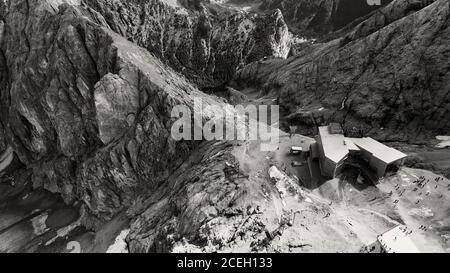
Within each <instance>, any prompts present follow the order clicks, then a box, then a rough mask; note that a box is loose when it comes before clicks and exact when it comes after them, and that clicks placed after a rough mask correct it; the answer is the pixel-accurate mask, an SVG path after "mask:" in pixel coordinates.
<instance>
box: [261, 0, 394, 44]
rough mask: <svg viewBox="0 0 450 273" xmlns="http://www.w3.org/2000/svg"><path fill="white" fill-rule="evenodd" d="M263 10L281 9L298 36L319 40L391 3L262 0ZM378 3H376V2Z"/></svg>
mask: <svg viewBox="0 0 450 273" xmlns="http://www.w3.org/2000/svg"><path fill="white" fill-rule="evenodd" d="M261 2H262V3H261V6H260V7H259V8H260V9H262V10H265V11H267V10H273V9H280V10H281V12H282V13H283V15H284V17H285V20H286V22H287V23H288V25H289V27H290V28H291V29H292V31H294V32H295V33H297V34H299V35H301V36H308V37H314V38H320V37H322V36H323V35H324V34H328V33H330V32H333V31H336V30H338V29H340V28H342V27H344V26H346V25H347V24H349V23H351V22H352V21H354V20H357V19H360V18H361V17H364V16H366V15H368V14H370V13H371V12H373V11H375V10H377V9H379V8H380V7H383V6H385V5H386V4H388V3H390V2H392V0H382V1H381V0H380V1H371V0H318V1H317V0H262V1H261ZM378 2H379V3H378Z"/></svg>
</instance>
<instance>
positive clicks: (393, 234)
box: [363, 225, 420, 253]
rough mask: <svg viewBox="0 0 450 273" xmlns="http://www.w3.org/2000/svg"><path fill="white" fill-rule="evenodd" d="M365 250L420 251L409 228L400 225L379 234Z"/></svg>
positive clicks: (383, 251) (373, 251) (374, 251)
mask: <svg viewBox="0 0 450 273" xmlns="http://www.w3.org/2000/svg"><path fill="white" fill-rule="evenodd" d="M363 252H369V253H420V251H419V250H418V249H417V247H416V245H415V244H414V242H413V241H412V240H411V237H410V236H409V233H408V232H407V228H406V227H405V226H402V225H399V226H396V227H395V228H393V229H391V230H389V231H387V232H385V233H383V234H381V235H379V236H378V237H377V240H376V241H375V242H374V243H372V244H370V245H368V246H366V247H365V248H364V250H363Z"/></svg>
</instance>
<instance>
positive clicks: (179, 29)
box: [85, 0, 290, 87]
mask: <svg viewBox="0 0 450 273" xmlns="http://www.w3.org/2000/svg"><path fill="white" fill-rule="evenodd" d="M85 2H86V3H88V5H89V9H90V10H95V11H98V12H100V13H101V14H102V15H103V16H104V18H105V20H106V22H107V23H108V25H109V26H110V27H111V29H112V30H114V31H115V32H117V33H119V34H121V35H122V36H124V37H126V38H128V39H129V40H131V41H133V42H135V43H136V44H138V45H140V46H142V47H144V48H146V49H148V50H149V51H150V52H153V53H154V54H156V55H157V56H158V57H160V58H161V59H163V60H165V61H166V62H167V63H168V64H169V65H171V66H172V67H173V68H174V69H176V70H178V71H181V72H182V73H183V74H184V75H186V76H187V77H188V78H189V79H191V80H192V81H194V82H195V83H197V84H198V85H199V86H200V87H209V86H216V85H220V84H221V83H223V82H226V81H228V80H229V79H230V78H231V77H232V76H233V74H234V72H235V71H236V69H237V68H238V67H241V66H242V65H244V64H247V63H249V62H252V61H255V60H259V59H262V58H263V57H279V58H285V57H286V56H287V55H288V53H289V49H290V34H289V31H288V28H287V26H286V24H285V23H284V20H283V16H282V14H281V12H280V11H279V10H277V11H273V12H270V13H269V14H267V15H257V14H249V13H246V12H240V11H230V10H227V9H224V8H222V9H218V8H217V6H213V7H211V6H210V5H208V4H203V3H200V2H199V1H198V2H196V4H195V5H194V4H192V3H190V2H186V1H185V2H186V3H184V2H182V3H184V6H181V5H180V6H173V5H170V4H167V3H166V2H165V1H161V0H148V1H137V0H133V1H119V0H115V1H105V0H86V1H85Z"/></svg>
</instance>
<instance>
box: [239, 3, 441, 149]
mask: <svg viewBox="0 0 450 273" xmlns="http://www.w3.org/2000/svg"><path fill="white" fill-rule="evenodd" d="M403 2H404V3H403ZM414 2H417V1H414ZM408 3H411V1H404V0H398V1H396V2H394V3H393V4H392V5H390V7H391V8H393V9H392V11H394V12H393V13H392V14H394V15H393V16H392V17H390V16H391V15H392V14H391V15H386V16H385V17H382V18H384V19H383V20H381V25H378V27H376V25H377V24H375V27H374V28H372V30H374V29H377V28H378V30H377V31H375V32H372V31H370V28H369V29H368V30H366V29H367V28H365V27H364V26H367V25H373V23H372V22H377V19H376V18H380V15H379V14H375V15H374V18H369V19H368V20H367V21H365V22H363V23H361V25H359V26H357V27H356V32H352V33H350V34H349V35H348V36H346V37H344V38H340V39H336V40H333V41H330V42H328V43H325V44H317V45H315V46H314V48H313V49H309V51H308V54H303V55H300V56H297V57H293V58H290V59H288V60H286V61H283V60H277V61H267V62H262V63H255V64H252V65H249V66H248V67H246V68H245V69H242V70H241V71H240V72H238V73H237V76H236V83H237V85H238V86H239V85H243V86H245V85H253V86H260V87H261V88H263V89H264V90H266V91H267V92H272V94H275V95H276V96H278V98H279V103H280V104H281V105H282V106H283V107H285V111H286V113H287V115H288V116H289V117H288V118H289V122H290V123H291V124H297V125H306V126H314V125H317V124H326V123H328V122H331V121H336V122H340V123H342V124H343V125H344V127H345V128H346V129H347V131H348V132H349V133H352V132H353V133H357V132H363V133H365V134H370V135H372V136H375V137H377V138H379V139H381V140H387V141H391V140H399V141H408V140H410V141H414V140H420V139H425V138H428V139H430V138H434V136H435V135H441V134H443V135H446V134H448V132H449V131H450V124H449V120H450V113H449V111H448V109H449V103H450V98H449V89H448V86H449V85H450V74H449V70H448V67H449V61H448V60H449V59H450V58H449V57H450V56H449V51H448V43H449V39H450V34H449V33H450V28H449V16H450V15H449V3H448V1H436V2H434V3H433V4H430V5H426V4H427V3H429V1H426V0H423V1H422V7H423V6H426V7H424V8H422V9H420V10H419V11H415V12H414V9H409V7H411V6H410V5H409V4H408ZM397 7H406V8H407V10H409V11H411V13H408V12H406V10H404V11H400V12H398V10H397V11H395V9H396V8H397ZM398 14H408V15H407V16H405V17H403V18H400V19H398V16H397V15H398ZM388 18H392V20H391V19H389V20H388ZM396 18H397V20H396ZM385 23H386V25H385V26H384V27H383V24H385ZM364 32H365V33H366V34H363V33H364ZM249 83H250V84H249Z"/></svg>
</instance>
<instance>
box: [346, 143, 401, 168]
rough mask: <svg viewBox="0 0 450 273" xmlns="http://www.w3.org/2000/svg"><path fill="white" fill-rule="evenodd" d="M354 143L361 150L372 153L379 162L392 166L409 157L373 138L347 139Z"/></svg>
mask: <svg viewBox="0 0 450 273" xmlns="http://www.w3.org/2000/svg"><path fill="white" fill-rule="evenodd" d="M347 139H348V140H350V141H352V142H353V143H354V144H355V145H356V146H358V147H359V148H360V149H363V150H365V151H367V152H369V153H371V154H372V155H373V156H374V157H376V158H378V159H379V160H381V161H383V162H385V163H386V164H391V163H393V162H395V161H397V160H400V159H403V158H405V157H407V156H408V155H406V154H404V153H402V152H400V151H398V150H396V149H394V148H391V147H388V146H386V145H384V144H383V143H380V142H378V141H376V140H375V139H373V138H370V137H365V138H347Z"/></svg>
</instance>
